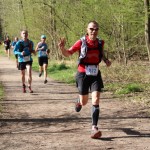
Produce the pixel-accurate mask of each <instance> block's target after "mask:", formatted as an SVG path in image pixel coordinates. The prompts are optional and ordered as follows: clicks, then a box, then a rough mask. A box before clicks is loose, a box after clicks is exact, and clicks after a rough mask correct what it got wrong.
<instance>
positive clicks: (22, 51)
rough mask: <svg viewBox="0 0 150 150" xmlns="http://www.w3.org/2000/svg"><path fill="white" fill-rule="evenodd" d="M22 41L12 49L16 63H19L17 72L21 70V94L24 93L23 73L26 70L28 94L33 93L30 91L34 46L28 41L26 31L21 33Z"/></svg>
mask: <svg viewBox="0 0 150 150" xmlns="http://www.w3.org/2000/svg"><path fill="white" fill-rule="evenodd" d="M21 37H22V40H19V41H18V42H17V43H16V45H15V48H14V53H15V54H17V55H18V62H19V70H21V80H22V88H23V93H26V84H25V71H26V69H27V75H28V77H27V82H28V83H27V84H28V88H29V92H30V93H33V91H32V89H31V83H32V62H33V59H32V57H31V56H32V55H31V54H32V53H35V51H34V48H33V47H34V45H33V42H32V41H31V40H29V39H28V31H27V30H23V31H21Z"/></svg>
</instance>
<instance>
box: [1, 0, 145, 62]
mask: <svg viewBox="0 0 150 150" xmlns="http://www.w3.org/2000/svg"><path fill="white" fill-rule="evenodd" d="M0 2H1V3H0V4H1V5H0V19H1V20H0V25H1V28H2V31H1V32H2V34H3V37H4V36H5V35H6V34H9V35H10V37H11V38H13V37H14V36H19V37H20V30H21V29H23V28H26V29H28V31H29V38H30V39H32V40H33V41H34V42H35V44H36V43H37V42H38V41H39V40H40V35H41V34H46V35H47V43H48V45H49V48H50V49H51V52H52V53H51V56H52V58H55V59H57V60H58V59H59V60H60V59H62V57H61V53H60V52H59V50H58V47H57V43H58V40H59V38H60V37H65V38H66V39H67V43H66V47H67V48H68V47H70V46H72V44H74V43H75V42H76V40H78V39H79V38H80V37H81V36H83V35H84V34H86V27H87V23H88V22H89V21H90V20H96V21H98V22H99V24H100V31H99V37H101V38H102V39H104V40H105V49H106V50H107V52H108V53H109V57H111V58H115V59H120V60H121V61H124V59H125V58H128V59H130V58H131V57H133V55H134V54H136V55H137V54H138V56H139V55H140V56H145V55H146V56H147V51H146V48H145V38H144V36H145V35H144V30H145V29H144V28H145V27H144V19H145V18H144V16H145V14H144V3H143V1H137V0H132V1H130V0H63V1H62V0H11V1H10V0H5V1H3V2H2V1H0ZM12 16H13V19H12ZM74 59H75V58H74Z"/></svg>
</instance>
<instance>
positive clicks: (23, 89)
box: [22, 84, 26, 93]
mask: <svg viewBox="0 0 150 150" xmlns="http://www.w3.org/2000/svg"><path fill="white" fill-rule="evenodd" d="M22 91H23V93H26V85H25V84H23V86H22Z"/></svg>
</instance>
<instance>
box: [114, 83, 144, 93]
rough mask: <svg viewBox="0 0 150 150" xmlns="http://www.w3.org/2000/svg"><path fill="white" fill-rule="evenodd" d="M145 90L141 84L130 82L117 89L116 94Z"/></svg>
mask: <svg viewBox="0 0 150 150" xmlns="http://www.w3.org/2000/svg"><path fill="white" fill-rule="evenodd" d="M143 90H144V88H142V87H141V85H140V84H136V83H130V84H127V85H125V86H122V87H121V88H118V90H116V91H115V94H118V95H121V94H130V93H135V92H143Z"/></svg>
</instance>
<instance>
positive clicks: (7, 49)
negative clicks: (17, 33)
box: [4, 36, 11, 58]
mask: <svg viewBox="0 0 150 150" xmlns="http://www.w3.org/2000/svg"><path fill="white" fill-rule="evenodd" d="M4 47H5V53H6V54H7V56H8V58H10V48H11V40H10V39H9V36H7V37H6V40H5V41H4Z"/></svg>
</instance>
